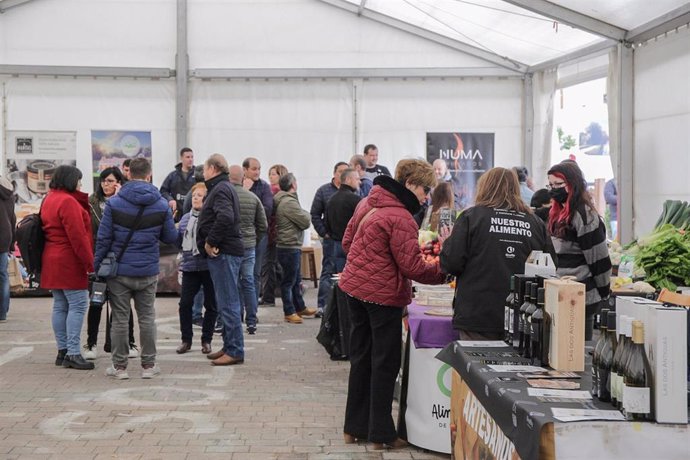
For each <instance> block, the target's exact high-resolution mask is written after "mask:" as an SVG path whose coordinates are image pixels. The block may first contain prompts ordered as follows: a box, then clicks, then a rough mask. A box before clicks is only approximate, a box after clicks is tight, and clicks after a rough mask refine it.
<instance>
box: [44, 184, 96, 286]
mask: <svg viewBox="0 0 690 460" xmlns="http://www.w3.org/2000/svg"><path fill="white" fill-rule="evenodd" d="M41 220H42V222H43V231H44V232H45V237H46V245H45V249H44V250H43V258H42V268H41V287H42V288H44V289H87V288H88V283H89V281H88V273H91V272H93V237H92V236H91V216H90V215H89V196H88V195H87V194H86V193H83V192H80V191H76V192H68V191H66V190H51V191H50V192H49V193H48V195H47V196H46V197H45V199H44V200H43V204H42V206H41Z"/></svg>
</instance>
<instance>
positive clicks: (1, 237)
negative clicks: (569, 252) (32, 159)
mask: <svg viewBox="0 0 690 460" xmlns="http://www.w3.org/2000/svg"><path fill="white" fill-rule="evenodd" d="M16 225H17V218H16V216H15V214H14V187H12V182H10V181H9V180H7V178H5V177H0V321H5V320H6V319H7V311H8V310H9V308H10V278H9V274H8V273H7V263H8V261H9V255H10V253H11V252H12V249H13V248H12V247H13V246H14V228H15V226H16Z"/></svg>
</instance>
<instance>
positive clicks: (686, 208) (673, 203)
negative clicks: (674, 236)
mask: <svg viewBox="0 0 690 460" xmlns="http://www.w3.org/2000/svg"><path fill="white" fill-rule="evenodd" d="M665 224H671V225H673V226H674V227H678V228H690V205H688V202H687V201H680V200H666V201H664V210H663V211H662V212H661V215H660V216H659V220H657V221H656V225H655V226H654V230H655V231H656V230H659V229H660V228H661V226H662V225H665Z"/></svg>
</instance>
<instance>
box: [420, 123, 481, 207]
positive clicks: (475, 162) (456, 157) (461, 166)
mask: <svg viewBox="0 0 690 460" xmlns="http://www.w3.org/2000/svg"><path fill="white" fill-rule="evenodd" d="M426 159H427V161H428V162H429V163H433V162H434V160H438V159H441V160H443V161H445V162H446V166H447V168H448V172H449V173H450V179H451V181H452V183H453V188H454V189H455V190H456V193H457V195H458V196H459V197H460V203H459V206H457V207H458V209H464V208H467V207H468V206H471V205H472V203H474V195H475V192H476V186H477V181H478V180H479V176H481V175H482V174H484V173H485V172H486V171H488V170H489V169H491V168H493V167H494V133H426Z"/></svg>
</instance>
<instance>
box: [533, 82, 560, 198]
mask: <svg viewBox="0 0 690 460" xmlns="http://www.w3.org/2000/svg"><path fill="white" fill-rule="evenodd" d="M557 75H558V73H557V72H556V69H552V70H544V71H541V72H536V73H535V74H534V76H533V77H532V88H533V89H532V99H533V107H534V130H533V131H532V139H533V140H532V145H533V146H534V147H533V149H532V150H533V151H532V165H531V169H530V174H531V176H532V178H533V181H534V184H535V186H536V187H538V188H542V187H543V186H544V185H545V184H546V182H547V180H546V173H547V171H548V170H549V168H551V151H552V148H553V110H554V95H555V94H556V80H557V78H556V77H557Z"/></svg>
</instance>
